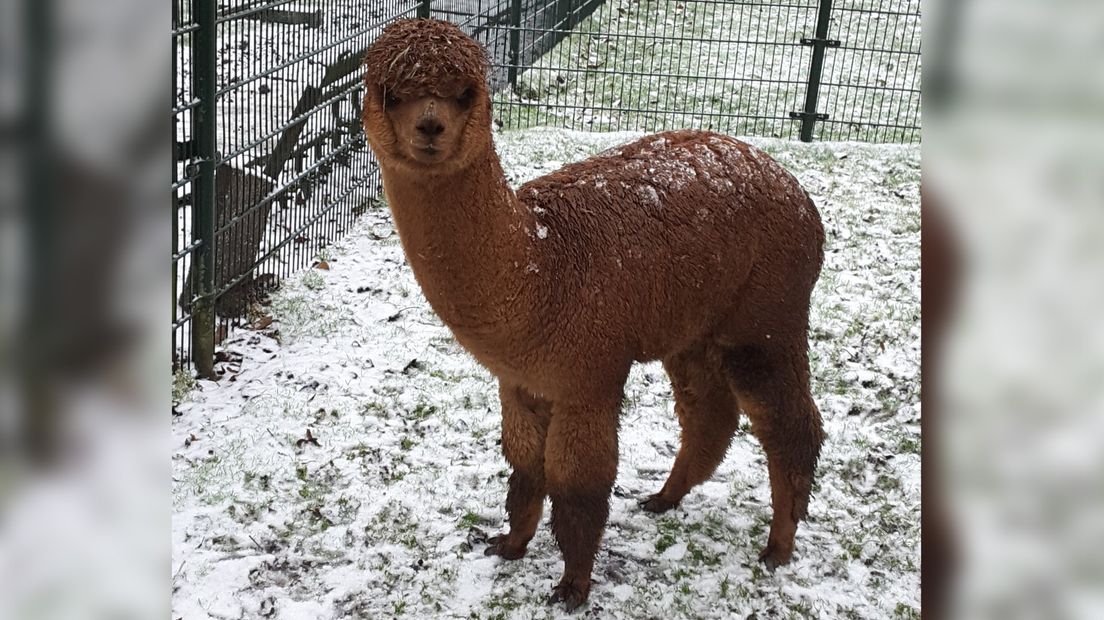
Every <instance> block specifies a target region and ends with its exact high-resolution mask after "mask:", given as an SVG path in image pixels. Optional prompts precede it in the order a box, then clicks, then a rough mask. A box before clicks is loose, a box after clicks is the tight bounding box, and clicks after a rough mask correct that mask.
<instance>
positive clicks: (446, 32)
mask: <svg viewBox="0 0 1104 620" xmlns="http://www.w3.org/2000/svg"><path fill="white" fill-rule="evenodd" d="M364 64H365V69H366V72H365V76H364V83H365V86H366V91H365V95H364V115H363V122H364V131H365V133H366V134H367V136H368V142H369V144H371V146H372V150H373V151H375V153H376V156H377V157H378V158H380V160H381V161H384V162H385V163H387V164H390V165H393V166H398V167H401V168H403V169H405V170H409V171H413V172H417V173H421V174H426V175H433V174H445V173H452V172H456V171H458V170H462V169H464V168H466V167H467V166H469V165H470V164H471V163H472V162H473V161H474V160H475V159H476V158H477V157H478V156H479V155H480V154H484V153H485V151H486V150H487V149H489V148H491V132H490V125H491V102H490V94H489V92H488V90H487V55H486V52H485V51H484V49H483V47H482V46H480V45H479V43H476V42H475V41H474V40H473V39H472V38H471V37H469V36H468V35H466V34H464V32H463V31H461V30H460V29H459V28H458V27H456V26H455V25H453V24H450V23H448V22H443V21H437V20H430V19H410V20H402V21H397V22H395V23H393V24H391V25H389V26H388V27H387V28H384V30H383V33H382V34H380V36H379V38H378V39H376V41H375V43H373V44H372V46H371V47H370V48H369V49H368V53H367V55H366V56H365V58H364Z"/></svg>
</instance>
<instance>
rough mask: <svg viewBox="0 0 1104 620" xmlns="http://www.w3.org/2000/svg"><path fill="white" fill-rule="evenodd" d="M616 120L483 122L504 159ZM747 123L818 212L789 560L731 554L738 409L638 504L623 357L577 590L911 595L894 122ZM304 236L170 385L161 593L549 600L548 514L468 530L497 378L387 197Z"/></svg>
mask: <svg viewBox="0 0 1104 620" xmlns="http://www.w3.org/2000/svg"><path fill="white" fill-rule="evenodd" d="M632 137H633V134H584V133H572V132H567V131H563V130H528V131H524V132H513V133H505V134H501V135H499V136H498V143H499V149H500V153H501V154H502V156H503V160H504V166H505V168H506V170H507V171H508V174H509V175H510V177H511V180H512V181H513V182H515V183H520V182H522V181H524V180H527V179H529V178H531V177H533V176H536V175H538V174H542V173H544V172H548V171H551V170H552V169H554V168H556V167H558V166H559V165H560V163H563V162H566V161H571V160H574V159H579V158H582V157H584V156H585V155H588V154H590V153H593V152H596V151H598V150H600V149H603V148H606V147H609V146H612V145H613V144H615V143H618V142H623V141H626V140H628V139H630V138H632ZM749 141H751V142H753V143H755V144H756V145H758V146H760V147H761V148H764V149H765V150H767V151H768V152H770V153H771V154H773V155H774V156H775V157H776V158H777V159H778V160H779V161H780V162H782V164H783V165H785V166H786V167H787V168H788V169H790V170H792V171H793V172H794V173H795V174H796V176H797V177H798V178H799V179H800V180H801V181H802V183H803V184H804V185H805V187H806V189H807V190H808V191H809V192H810V194H811V195H812V196H813V197H814V199H815V201H816V203H817V204H818V206H819V207H820V210H821V212H822V215H823V217H824V220H825V225H826V229H827V232H828V243H827V258H826V264H825V268H824V272H823V275H822V277H821V280H820V283H819V286H818V288H817V290H816V293H815V296H814V299H813V304H814V307H813V315H812V330H811V343H812V356H811V359H812V364H813V374H814V377H815V384H814V390H815V396H816V400H817V402H818V404H819V406H820V408H821V411H822V412H823V415H824V418H825V423H826V427H827V433H828V439H827V442H826V444H825V447H824V451H823V455H822V457H821V462H820V469H819V480H818V483H817V485H816V487H815V490H814V496H813V499H812V502H811V504H810V515H809V521H808V522H807V523H805V524H803V525H802V527H801V529H800V530H799V532H798V536H797V555H796V558H795V561H794V562H793V563H792V564H791V565H789V566H786V567H783V568H780V569H779V570H778V571H777V572H776V573H774V574H771V573H768V572H766V571H764V570H763V569H762V568H761V567H760V565H759V564H758V563H757V562H756V555H757V553H758V551H759V550H760V548H761V547H762V545H763V544H764V543H765V541H766V535H767V529H768V524H769V519H770V507H769V499H770V489H769V484H768V481H767V473H766V465H765V460H764V458H763V455H762V452H761V450H760V448H759V445H758V443H757V442H756V440H755V439H754V437H753V436H752V435H750V434H749V433H748V432H747V430H746V428H745V429H743V430H742V431H741V432H740V433H739V434H738V435H737V437H736V440H735V442H734V443H733V446H732V448H731V449H730V451H729V453H728V457H727V459H726V461H725V463H724V464H723V465H722V467H721V469H720V470H719V471H718V473H717V474H716V475H715V476H714V478H713V479H712V480H711V481H710V482H708V483H706V484H704V485H702V486H701V487H699V488H698V489H696V490H694V491H693V492H692V493H691V494H690V495H689V496H688V497H687V498H686V500H685V501H684V502H683V504H682V506H681V507H680V508H678V509H676V510H674V511H672V512H671V513H668V514H666V515H662V516H656V515H652V514H649V513H646V512H643V511H642V510H641V509H640V508H638V507H637V503H636V500H637V499H638V498H640V497H643V496H645V495H647V494H649V493H652V492H654V491H656V490H657V489H658V488H659V487H660V486H661V485H662V483H663V480H664V478H665V476H666V473H667V470H668V468H669V467H670V465H671V463H672V461H673V459H674V455H675V451H676V449H677V447H678V427H677V423H676V420H675V417H674V413H673V402H672V399H671V391H670V385H669V383H668V381H667V379H666V377H665V375H664V374H663V371H662V368H661V367H660V366H659V365H657V364H647V365H640V366H638V367H636V368H635V369H634V371H633V373H632V376H631V378H630V381H629V383H628V386H627V387H626V391H625V399H624V412H623V417H622V431H621V463H620V470H619V477H618V479H617V485H616V487H615V494H614V497H613V498H612V506H611V515H610V521H609V526H608V528H607V530H606V536H605V540H604V543H603V546H602V549H601V551H600V552H599V555H598V559H597V565H596V567H595V572H594V577H595V580H596V584H595V586H594V588H593V590H592V592H591V598H590V603H589V606H587V607H586V608H584V611H583V612H582V615H584V616H587V617H590V616H593V617H610V618H728V617H740V618H745V617H757V618H786V617H811V618H894V617H899V618H918V617H919V607H920V572H919V569H920V428H919V421H920V404H919V391H920V376H919V363H920V306H919V295H920V270H919V264H920V235H919V230H920V211H919V180H920V153H919V148H918V147H917V146H870V145H861V144H842V143H815V144H812V145H809V144H801V143H796V142H785V141H775V140H767V139H754V140H749ZM321 258H324V259H325V263H326V264H325V265H322V266H320V267H328V269H325V268H314V269H309V270H306V271H304V272H303V273H302V274H301V275H300V276H299V277H292V278H289V279H288V281H287V282H286V283H285V285H284V287H283V288H282V289H281V290H280V291H279V292H278V293H277V294H276V295H275V297H274V298H273V300H272V303H271V305H270V306H268V307H263V308H262V307H258V308H257V309H256V316H255V318H256V322H255V325H256V326H257V328H258V329H257V330H255V331H242V332H240V333H237V334H234V335H233V336H232V337H231V338H230V339H229V340H228V341H227V342H225V343H224V344H223V350H224V353H223V354H222V355H221V359H222V360H223V361H222V362H220V364H219V368H220V369H221V370H223V371H224V374H223V376H222V379H221V381H219V382H207V381H201V382H200V383H199V385H198V387H196V388H195V389H194V390H192V391H191V392H189V393H187V394H186V395H185V396H184V397H183V400H182V402H180V403H179V404H178V405H177V406H176V407H175V408H174V411H175V413H176V414H177V415H176V416H175V417H174V420H173V426H172V428H173V439H172V441H173V448H172V454H173V457H172V462H173V499H174V518H173V528H172V540H173V565H172V574H173V576H172V583H173V600H172V617H173V618H184V619H185V620H191V619H197V618H255V617H270V618H296V619H298V618H335V617H361V618H390V617H409V618H426V617H447V618H457V617H461V618H467V617H473V618H475V617H478V618H542V617H559V616H562V615H564V614H563V612H562V611H560V610H558V609H555V608H553V607H550V606H547V605H546V604H545V599H546V597H547V595H548V594H549V591H550V589H551V587H552V585H553V584H554V583H555V580H556V579H558V578H559V575H560V569H561V562H560V555H559V552H558V550H557V548H556V546H555V542H554V540H553V539H552V536H551V533H550V531H549V530H548V527H547V516H546V517H545V521H544V523H543V524H542V527H541V529H540V530H539V532H538V534H537V536H536V538H535V539H534V540H533V542H532V544H531V545H530V549H529V554H528V555H527V556H526V557H525V558H524V559H522V560H520V561H516V562H504V561H502V560H500V559H497V558H488V557H485V556H484V555H483V548H484V543H483V540H484V538H485V536H486V535H488V534H491V533H495V532H498V531H500V530H502V529H503V528H504V523H503V520H504V517H505V511H504V499H505V491H506V476H507V475H508V468H507V464H506V462H505V460H504V459H503V458H502V456H501V453H500V449H499V446H498V435H499V429H500V422H499V412H498V404H497V402H496V388H495V385H494V383H493V381H492V379H491V376H490V375H489V374H488V373H487V372H486V371H485V370H483V369H482V368H480V367H479V366H478V365H476V364H475V363H474V362H473V361H472V359H471V358H470V357H468V356H467V355H466V354H465V353H464V352H463V351H462V350H461V349H460V348H459V347H458V346H457V345H456V344H455V342H454V341H453V339H452V337H451V336H450V333H449V331H448V330H447V329H446V328H445V327H443V326H442V325H441V323H440V322H439V321H438V319H437V318H436V317H435V316H434V314H433V313H432V312H431V310H430V308H429V306H428V305H427V303H426V302H425V300H424V298H423V297H422V294H421V292H420V290H419V289H418V286H417V284H416V283H415V281H414V279H413V276H412V274H411V272H410V269H409V267H408V266H407V265H405V262H404V258H403V254H402V248H401V246H400V244H399V240H398V238H397V236H396V234H395V232H394V230H393V228H392V225H391V220H390V216H389V213H388V212H387V210H386V209H380V210H375V211H369V212H368V213H367V214H365V215H364V216H363V217H362V219H361V221H360V223H359V225H358V226H356V227H355V228H354V230H353V231H352V232H351V233H350V234H349V235H348V236H347V237H346V238H345V239H344V240H343V241H341V242H339V243H337V244H336V245H334V246H332V247H331V248H329V251H328V252H327V255H326V256H323V257H321ZM268 316H271V317H272V318H273V319H274V322H272V323H271V324H268V325H266V324H267V323H268V322H269V321H268V318H267V317H268ZM546 515H547V512H546Z"/></svg>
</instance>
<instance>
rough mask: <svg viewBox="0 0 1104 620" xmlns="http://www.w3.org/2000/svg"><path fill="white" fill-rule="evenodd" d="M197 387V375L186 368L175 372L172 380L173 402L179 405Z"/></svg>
mask: <svg viewBox="0 0 1104 620" xmlns="http://www.w3.org/2000/svg"><path fill="white" fill-rule="evenodd" d="M195 388H196V378H195V375H194V374H192V373H191V372H189V371H188V370H186V369H183V368H181V369H180V370H178V371H176V372H174V373H173V380H172V402H173V404H174V405H178V404H180V403H181V402H183V401H184V399H185V398H187V397H188V394H190V393H191V391H192V390H194V389H195Z"/></svg>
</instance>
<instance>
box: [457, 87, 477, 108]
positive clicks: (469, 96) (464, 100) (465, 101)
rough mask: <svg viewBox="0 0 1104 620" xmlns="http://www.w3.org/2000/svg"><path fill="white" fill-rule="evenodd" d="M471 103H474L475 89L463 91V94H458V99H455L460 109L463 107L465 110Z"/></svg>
mask: <svg viewBox="0 0 1104 620" xmlns="http://www.w3.org/2000/svg"><path fill="white" fill-rule="evenodd" d="M473 101H475V89H474V88H469V89H467V90H465V91H464V92H463V93H461V94H460V96H459V97H457V98H456V102H457V103H459V104H460V105H461V106H462V107H465V108H466V107H468V106H470V105H471V104H472V102H473Z"/></svg>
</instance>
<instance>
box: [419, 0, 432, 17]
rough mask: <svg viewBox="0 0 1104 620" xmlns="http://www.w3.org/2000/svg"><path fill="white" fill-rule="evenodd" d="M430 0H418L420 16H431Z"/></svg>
mask: <svg viewBox="0 0 1104 620" xmlns="http://www.w3.org/2000/svg"><path fill="white" fill-rule="evenodd" d="M429 2H430V0H419V2H418V17H423V18H425V17H429V10H430V6H429Z"/></svg>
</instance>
